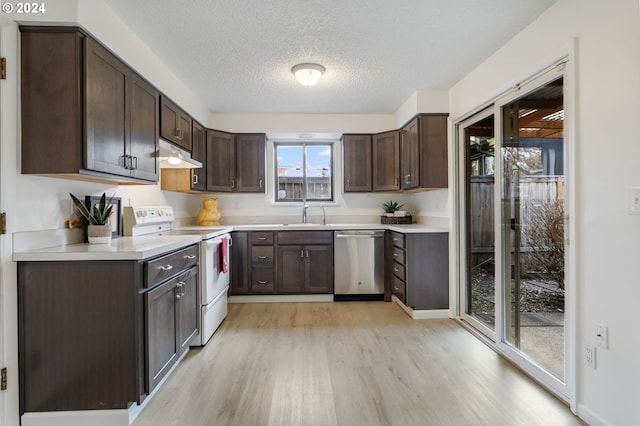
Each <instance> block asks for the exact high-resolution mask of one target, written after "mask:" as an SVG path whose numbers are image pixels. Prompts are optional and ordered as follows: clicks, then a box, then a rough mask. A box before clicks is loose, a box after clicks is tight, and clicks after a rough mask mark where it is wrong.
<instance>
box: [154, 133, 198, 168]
mask: <svg viewBox="0 0 640 426" xmlns="http://www.w3.org/2000/svg"><path fill="white" fill-rule="evenodd" d="M158 146H159V148H160V150H159V155H158V160H160V168H161V169H199V168H201V167H202V163H201V162H199V161H196V160H194V159H193V158H191V154H189V152H188V151H185V150H184V149H182V148H180V147H179V146H176V145H173V144H172V143H169V142H167V141H165V140H163V139H160V143H159V145H158Z"/></svg>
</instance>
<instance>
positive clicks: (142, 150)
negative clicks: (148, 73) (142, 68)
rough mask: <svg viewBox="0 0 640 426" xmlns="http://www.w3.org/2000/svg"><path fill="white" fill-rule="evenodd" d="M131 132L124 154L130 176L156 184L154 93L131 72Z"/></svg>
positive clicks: (156, 115)
mask: <svg viewBox="0 0 640 426" xmlns="http://www.w3.org/2000/svg"><path fill="white" fill-rule="evenodd" d="M129 88H130V89H129V90H130V93H131V95H130V99H131V103H130V112H129V117H130V120H131V132H130V137H129V150H128V154H129V155H131V156H132V170H131V176H132V177H135V178H139V179H145V180H150V181H154V182H157V181H158V173H159V169H158V160H157V157H156V153H157V150H158V117H159V115H158V96H159V95H158V91H157V90H156V89H155V87H153V86H152V85H151V84H149V83H148V82H147V81H146V80H144V79H143V78H142V77H140V76H139V75H137V74H136V73H133V72H132V73H131V85H130V86H129Z"/></svg>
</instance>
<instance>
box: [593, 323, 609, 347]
mask: <svg viewBox="0 0 640 426" xmlns="http://www.w3.org/2000/svg"><path fill="white" fill-rule="evenodd" d="M594 327H595V330H594V334H595V343H596V346H599V347H601V348H602V349H608V348H609V338H608V335H609V330H608V329H607V326H606V325H602V324H597V323H596V324H594Z"/></svg>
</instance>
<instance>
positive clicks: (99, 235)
mask: <svg viewBox="0 0 640 426" xmlns="http://www.w3.org/2000/svg"><path fill="white" fill-rule="evenodd" d="M69 195H70V196H71V199H72V200H73V204H74V205H75V206H76V208H77V209H78V211H79V212H80V214H81V215H82V217H83V218H84V219H85V220H86V221H87V239H88V240H89V243H98V244H100V243H102V244H104V243H108V242H109V241H111V232H112V231H111V211H112V210H113V204H111V201H112V198H113V197H112V198H109V201H107V195H106V194H105V193H102V196H101V197H100V201H99V202H98V203H96V204H92V205H90V206H89V207H87V206H86V205H85V203H83V202H82V201H80V200H79V199H78V197H76V196H75V195H73V194H71V193H70V194H69Z"/></svg>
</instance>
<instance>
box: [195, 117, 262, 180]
mask: <svg viewBox="0 0 640 426" xmlns="http://www.w3.org/2000/svg"><path fill="white" fill-rule="evenodd" d="M206 134H207V147H206V150H207V161H206V167H207V190H208V191H214V192H255V193H264V192H265V185H264V183H265V163H266V151H265V149H266V148H265V142H266V136H265V135H264V133H240V134H235V135H234V134H232V133H226V132H220V131H217V130H207V132H206Z"/></svg>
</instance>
